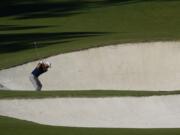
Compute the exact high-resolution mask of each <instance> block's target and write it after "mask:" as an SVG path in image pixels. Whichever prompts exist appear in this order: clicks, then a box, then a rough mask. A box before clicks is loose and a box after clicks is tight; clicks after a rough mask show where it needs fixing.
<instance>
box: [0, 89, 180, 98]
mask: <svg viewBox="0 0 180 135" xmlns="http://www.w3.org/2000/svg"><path fill="white" fill-rule="evenodd" d="M177 94H180V91H125V90H124V91H118V90H89V91H87V90H86V91H83V90H81V91H42V92H37V91H7V90H1V91H0V99H12V98H19V99H26V98H52V97H87V98H91V97H130V96H132V97H146V96H163V95H177Z"/></svg>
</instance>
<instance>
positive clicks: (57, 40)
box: [0, 0, 180, 69]
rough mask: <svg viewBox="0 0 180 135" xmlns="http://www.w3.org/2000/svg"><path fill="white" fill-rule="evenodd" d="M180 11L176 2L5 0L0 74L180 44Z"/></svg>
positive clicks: (1, 19)
mask: <svg viewBox="0 0 180 135" xmlns="http://www.w3.org/2000/svg"><path fill="white" fill-rule="evenodd" d="M179 7H180V1H177V0H170V1H168V0H36V1H34V0H13V1H12V0H2V1H1V5H0V59H1V64H0V69H4V68H8V67H11V66H15V65H18V64H22V63H26V62H28V61H33V60H35V59H38V58H39V57H40V58H42V57H48V56H50V55H55V54H59V53H65V52H70V51H76V50H81V49H86V48H90V47H96V46H104V45H109V44H116V43H124V42H141V41H156V40H179V39H180V25H179V23H180V14H179V13H180V8H179ZM34 41H37V42H38V43H39V44H38V46H37V48H38V56H36V53H35V49H34V45H33V42H34Z"/></svg>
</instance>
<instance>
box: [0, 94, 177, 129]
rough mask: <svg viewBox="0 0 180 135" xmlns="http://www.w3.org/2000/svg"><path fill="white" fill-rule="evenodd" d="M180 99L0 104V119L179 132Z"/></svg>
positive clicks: (50, 101) (32, 101)
mask: <svg viewBox="0 0 180 135" xmlns="http://www.w3.org/2000/svg"><path fill="white" fill-rule="evenodd" d="M179 106H180V96H179V95H178V96H153V97H114V98H48V99H11V100H0V115H3V116H9V117H14V118H18V119H23V120H28V121H33V122H36V123H40V124H45V125H55V126H68V127H106V128H107V127H111V128H127V127H128V128H180V115H179V114H180V107H179Z"/></svg>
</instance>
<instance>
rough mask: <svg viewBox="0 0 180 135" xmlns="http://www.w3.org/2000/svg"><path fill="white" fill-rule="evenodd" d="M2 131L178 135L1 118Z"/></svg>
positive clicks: (5, 134)
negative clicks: (61, 125)
mask: <svg viewBox="0 0 180 135" xmlns="http://www.w3.org/2000/svg"><path fill="white" fill-rule="evenodd" d="M0 131H1V134H3V135H19V134H25V135H32V134H33V135H41V134H43V135H52V134H64V135H178V134H180V129H177V128H168V129H163V128H157V129H129V128H73V127H58V126H46V125H40V124H36V123H32V122H28V121H23V120H18V119H14V118H9V117H3V116H0Z"/></svg>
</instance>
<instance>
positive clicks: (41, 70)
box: [32, 66, 47, 77]
mask: <svg viewBox="0 0 180 135" xmlns="http://www.w3.org/2000/svg"><path fill="white" fill-rule="evenodd" d="M46 71H47V70H44V69H43V67H42V66H40V67H39V68H37V67H36V68H35V69H34V70H33V71H32V74H33V75H34V76H35V77H39V76H40V75H41V74H42V73H45V72H46Z"/></svg>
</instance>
